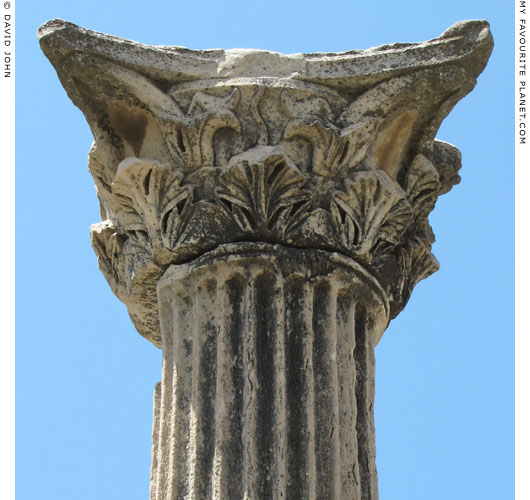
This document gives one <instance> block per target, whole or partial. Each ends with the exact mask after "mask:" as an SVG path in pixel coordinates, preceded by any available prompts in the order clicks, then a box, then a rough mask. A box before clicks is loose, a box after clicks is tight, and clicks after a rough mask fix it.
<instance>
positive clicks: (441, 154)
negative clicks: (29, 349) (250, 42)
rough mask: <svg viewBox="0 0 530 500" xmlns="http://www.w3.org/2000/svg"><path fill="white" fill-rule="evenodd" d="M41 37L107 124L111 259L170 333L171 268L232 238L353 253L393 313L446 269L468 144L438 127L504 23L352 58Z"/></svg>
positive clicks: (78, 33)
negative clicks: (436, 251) (438, 244)
mask: <svg viewBox="0 0 530 500" xmlns="http://www.w3.org/2000/svg"><path fill="white" fill-rule="evenodd" d="M39 33H40V43H41V46H42V49H43V50H44V52H45V54H46V55H47V57H48V58H49V59H50V61H51V62H52V64H53V65H54V66H55V68H56V69H57V73H58V75H59V78H60V79H61V82H62V83H63V85H64V87H65V88H66V91H67V93H68V95H69V96H70V98H71V99H72V100H73V101H74V103H75V104H76V105H77V106H78V107H79V108H80V109H81V110H82V111H83V113H84V114H85V116H86V118H87V120H88V122H89V124H90V126H91V129H92V131H93V134H94V138H95V142H94V145H93V147H92V149H91V151H90V160H89V169H90V172H91V173H92V175H93V177H94V180H95V184H96V188H97V193H98V198H99V201H100V203H101V213H102V218H103V222H101V223H99V224H95V225H94V226H93V227H92V243H93V246H94V249H95V251H96V253H97V255H98V258H99V265H100V268H101V270H102V272H103V273H104V275H105V277H106V278H107V280H108V281H109V283H110V285H111V287H112V289H113V291H114V292H115V293H116V295H117V296H118V297H119V298H120V299H121V300H122V301H123V302H124V303H125V304H126V305H127V306H128V308H129V312H130V315H131V317H132V319H133V321H134V323H135V325H136V327H137V329H138V331H139V332H140V333H141V334H142V335H144V336H145V337H147V338H148V339H149V340H150V341H152V342H153V343H155V344H157V345H160V329H159V325H158V310H157V306H156V303H157V302H156V284H157V282H158V280H159V278H160V277H161V276H162V274H163V273H164V272H165V270H166V269H167V268H168V266H170V265H171V264H178V263H183V262H186V261H189V260H190V259H193V258H195V257H197V256H199V255H201V254H203V253H204V252H206V251H208V250H211V249H214V248H216V247H218V246H219V245H221V244H224V243H230V242H240V241H260V242H269V243H275V244H281V245H285V246H292V247H303V248H315V249H322V250H328V251H332V252H339V253H341V254H344V255H347V256H349V257H351V258H353V259H354V260H356V261H357V262H359V263H361V264H362V265H363V266H365V267H366V268H367V269H368V270H369V271H370V272H372V273H373V274H374V276H376V277H377V279H378V280H379V281H380V283H381V285H382V287H383V288H384V290H385V292H386V293H387V295H388V298H389V301H390V305H391V317H394V316H395V315H396V314H398V313H399V311H401V309H402V308H403V307H404V305H405V303H406V302H407V300H408V298H409V296H410V294H411V292H412V289H413V288H414V286H415V284H416V283H417V282H418V281H420V280H421V279H423V278H426V277H427V276H429V275H430V274H431V273H433V272H434V271H436V270H437V269H438V263H437V261H436V258H435V257H434V256H433V255H432V253H431V245H432V243H433V240H434V236H433V233H432V231H431V228H430V226H429V223H428V215H429V213H430V211H431V210H432V209H433V207H434V205H435V203H436V200H437V198H438V196H440V195H441V194H443V193H446V192H447V191H449V189H451V187H452V186H453V185H454V184H456V183H458V182H459V176H458V170H459V168H460V153H459V151H458V150H457V149H456V148H455V147H454V146H452V145H450V144H447V143H444V142H440V141H437V140H435V134H436V132H437V130H438V127H439V126H440V123H441V121H442V120H443V119H444V118H445V116H446V115H447V114H448V113H449V112H450V110H451V109H452V107H453V106H454V105H455V104H456V103H457V102H458V101H459V100H460V99H461V98H462V97H463V96H465V95H466V94H467V93H468V92H470V91H471V90H472V88H473V87H474V85H475V81H476V78H477V76H478V75H479V73H480V72H481V71H482V69H483V68H484V66H485V64H486V61H487V59H488V57H489V54H490V51H491V48H492V39H491V35H490V32H489V29H488V25H487V23H486V22H484V21H468V22H462V23H458V24H456V25H454V26H453V27H451V28H450V29H448V30H447V31H446V32H445V33H443V34H442V35H441V36H440V37H439V38H436V39H434V40H430V41H428V42H424V43H419V44H396V45H387V46H382V47H377V48H374V49H369V50H365V51H355V50H354V51H349V52H344V53H340V54H324V53H316V54H294V55H283V54H278V53H273V52H266V51H257V50H226V51H225V50H205V51H193V50H189V49H185V48H181V47H152V46H146V45H142V44H139V43H136V42H131V41H128V40H123V39H119V38H115V37H111V36H107V35H103V34H100V33H96V32H93V31H89V30H85V29H83V28H79V27H78V26H75V25H73V24H71V23H68V22H65V21H61V20H55V21H50V22H48V23H46V24H45V25H43V26H42V27H41V29H40V32H39Z"/></svg>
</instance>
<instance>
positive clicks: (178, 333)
mask: <svg viewBox="0 0 530 500" xmlns="http://www.w3.org/2000/svg"><path fill="white" fill-rule="evenodd" d="M158 298H159V305H160V320H161V332H162V348H163V353H164V357H163V374H162V382H161V384H160V386H159V387H157V389H156V397H155V419H154V432H153V435H154V440H153V466H152V485H151V498H152V500H176V499H189V500H191V499H205V500H206V499H219V500H221V499H223V500H225V499H226V500H237V499H249V500H250V499H252V500H266V499H308V500H311V499H333V500H335V499H336V500H338V499H348V500H352V499H355V500H356V499H359V500H361V499H362V500H365V499H366V500H368V499H370V500H374V499H376V498H377V497H378V496H377V475H376V471H375V436H374V424H373V398H374V355H373V346H374V343H375V342H376V340H377V339H378V337H379V335H381V333H382V331H383V329H384V327H385V326H386V321H387V317H388V304H387V301H386V297H385V295H384V293H383V292H382V290H381V289H380V287H379V285H378V284H377V282H376V281H375V280H374V279H373V278H372V277H371V276H370V275H369V274H368V273H367V272H366V271H364V270H363V269H362V268H361V267H360V266H359V265H358V264H356V263H354V262H353V261H352V260H350V259H348V258H344V257H341V256H338V255H337V254H330V253H327V252H324V251H319V250H298V249H285V248H283V247H280V246H277V245H275V246H273V245H264V244H245V245H227V246H225V247H223V248H220V249H218V250H217V251H215V252H212V253H211V254H206V255H205V256H203V257H202V258H200V259H197V260H196V261H194V262H193V263H191V264H183V265H178V266H172V267H171V268H170V269H169V270H168V271H167V272H166V274H165V276H164V277H163V278H162V280H161V281H160V283H159V286H158Z"/></svg>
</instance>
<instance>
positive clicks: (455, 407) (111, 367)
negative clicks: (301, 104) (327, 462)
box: [16, 0, 514, 500]
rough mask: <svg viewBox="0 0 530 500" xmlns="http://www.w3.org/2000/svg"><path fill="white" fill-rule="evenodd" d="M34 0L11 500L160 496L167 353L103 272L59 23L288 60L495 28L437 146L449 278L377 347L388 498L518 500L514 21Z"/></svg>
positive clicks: (432, 12)
mask: <svg viewBox="0 0 530 500" xmlns="http://www.w3.org/2000/svg"><path fill="white" fill-rule="evenodd" d="M147 5H148V4H147V2H139V1H137V0H128V1H125V0H117V1H112V0H106V1H100V0H92V1H90V2H71V1H70V2H68V1H58V0H49V1H47V2H37V1H33V2H31V1H26V2H19V3H17V6H16V8H17V10H16V51H17V52H16V54H17V56H16V57H17V59H16V92H17V101H16V113H17V115H16V141H17V144H16V161H17V164H16V169H17V170H16V183H17V184H16V211H17V212H16V217H17V219H16V223H17V227H16V245H17V255H16V258H17V261H16V272H17V289H16V301H17V302H16V308H17V316H16V322H17V337H16V348H17V355H16V377H17V387H16V388H17V400H16V412H17V413H16V415H17V422H16V424H17V455H16V467H17V484H16V487H17V499H18V500H74V499H75V500H94V499H98V500H116V499H118V498H120V499H121V498H127V499H128V500H136V499H138V500H140V499H142V500H147V498H148V484H149V467H150V460H151V457H150V446H151V422H152V394H153V388H154V385H155V383H156V382H157V381H159V378H160V371H161V356H160V352H159V351H158V350H157V349H156V348H155V347H153V346H152V345H151V344H149V343H148V342H146V341H145V340H144V339H143V338H142V337H140V335H138V334H137V333H136V332H135V330H134V327H133V326H132V323H131V322H130V320H129V318H128V315H127V312H126V309H125V306H123V305H122V304H121V303H120V302H119V301H118V299H117V298H116V297H114V296H113V295H112V293H111V292H110V289H109V287H108V285H107V283H106V282H105V280H104V278H103V276H102V275H101V273H100V272H99V270H98V268H97V262H96V257H95V255H94V253H93V252H92V249H91V247H90V241H89V233H88V228H89V226H90V224H92V223H94V222H98V221H100V215H99V209H98V203H97V199H96V195H95V191H94V188H93V183H92V179H91V177H90V175H89V173H88V170H87V154H88V150H89V148H90V145H91V142H92V137H91V133H90V130H89V128H88V125H87V124H86V122H85V119H84V117H83V116H82V114H81V112H80V111H79V110H78V109H77V108H75V107H74V106H73V104H72V103H71V102H70V100H69V99H68V98H67V96H66V93H65V92H64V90H63V89H62V87H61V85H60V83H59V80H58V79H57V76H56V74H55V72H54V70H53V68H52V67H51V65H50V64H49V63H48V61H47V60H46V59H45V57H44V55H43V54H42V53H41V51H40V49H39V46H38V43H37V37H36V31H37V28H38V26H39V25H40V24H42V23H44V22H45V21H47V20H49V19H52V18H55V17H61V18H64V19H67V20H69V21H72V22H74V23H76V24H79V25H81V26H83V27H86V28H90V29H93V30H96V31H102V32H105V33H109V34H112V35H116V36H121V37H125V38H130V39H133V40H137V41H140V42H143V43H150V44H166V45H181V46H187V47H190V48H194V49H202V48H215V47H223V48H233V47H244V48H259V49H269V50H273V51H279V52H285V53H294V52H314V51H333V52H335V51H344V50H349V49H363V48H368V47H371V46H377V45H381V44H385V43H392V42H418V41H423V40H427V39H430V38H434V37H437V36H438V35H440V34H441V33H442V32H443V31H444V30H445V29H447V28H448V27H449V26H450V25H452V24H453V23H455V22H457V21H460V20H464V19H486V20H488V21H489V22H490V24H491V29H492V33H493V37H494V40H495V48H494V50H493V54H492V56H491V59H490V63H489V65H488V66H487V67H486V69H485V71H484V73H483V74H482V75H481V76H480V77H479V80H478V84H477V87H476V88H475V90H474V91H473V92H472V93H471V94H470V95H469V96H467V97H466V98H465V99H464V100H462V101H461V102H460V103H459V104H458V105H457V106H456V107H455V109H454V110H453V112H452V113H451V114H450V115H449V117H448V118H447V119H446V120H445V122H444V123H443V125H442V127H441V129H440V131H439V133H438V138H439V139H442V140H444V141H447V142H451V143H453V144H455V145H456V146H457V147H458V148H459V149H460V150H461V151H462V156H463V168H462V171H461V176H462V182H461V184H460V185H458V186H455V187H454V188H453V190H452V191H451V192H450V193H449V194H446V195H444V196H442V197H441V198H440V199H439V201H438V203H437V206H436V208H435V210H434V212H433V213H432V214H431V217H430V222H431V225H432V226H433V229H434V232H435V234H436V239H437V242H436V243H435V245H434V248H433V250H434V253H435V255H436V256H437V258H438V260H439V261H440V264H441V270H440V271H439V272H438V273H436V274H435V275H433V276H432V277H430V278H429V279H428V280H426V281H424V282H422V283H420V284H419V285H418V286H417V287H416V289H415V291H414V293H413V295H412V298H411V300H410V302H409V304H408V306H407V307H406V308H405V310H404V311H403V312H402V313H401V314H400V316H398V318H397V319H395V320H394V321H393V322H392V323H391V324H390V327H389V329H388V330H387V332H386V334H385V336H384V337H383V339H382V341H381V342H380V344H379V346H378V347H377V348H376V358H377V378H376V403H375V413H376V435H377V465H378V473H379V488H380V497H381V499H382V500H438V499H440V500H441V499H444V500H446V499H448V498H450V499H451V500H474V499H476V500H499V499H505V498H513V495H514V492H513V470H514V467H513V456H514V429H513V421H514V412H513V398H514V385H513V351H514V335H513V331H514V324H513V290H514V284H513V282H514V266H513V255H514V246H513V222H514V220H513V206H514V205H513V189H514V170H513V163H514V158H513V132H512V130H513V69H512V68H513V43H514V39H513V9H512V5H511V3H510V2H509V3H506V2H499V1H498V0H497V1H494V0H486V1H484V0H482V1H477V0H467V1H462V0H459V1H455V0H446V1H444V2H442V1H433V0H425V1H419V0H412V1H402V2H396V1H389V0H381V1H378V2H373V3H372V4H369V3H368V2H356V1H353V0H350V1H348V2H346V1H337V2H333V1H330V2H315V1H309V0H306V1H300V0H296V1H291V2H288V1H285V0H284V1H277V0H271V1H269V2H267V3H265V2H252V1H249V0H247V1H246V2H242V1H241V2H240V1H232V2H229V1H227V2H213V1H210V0H204V1H202V2H200V3H196V4H194V3H193V2H180V1H175V0H173V1H156V0H155V1H152V2H150V3H149V6H147Z"/></svg>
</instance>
